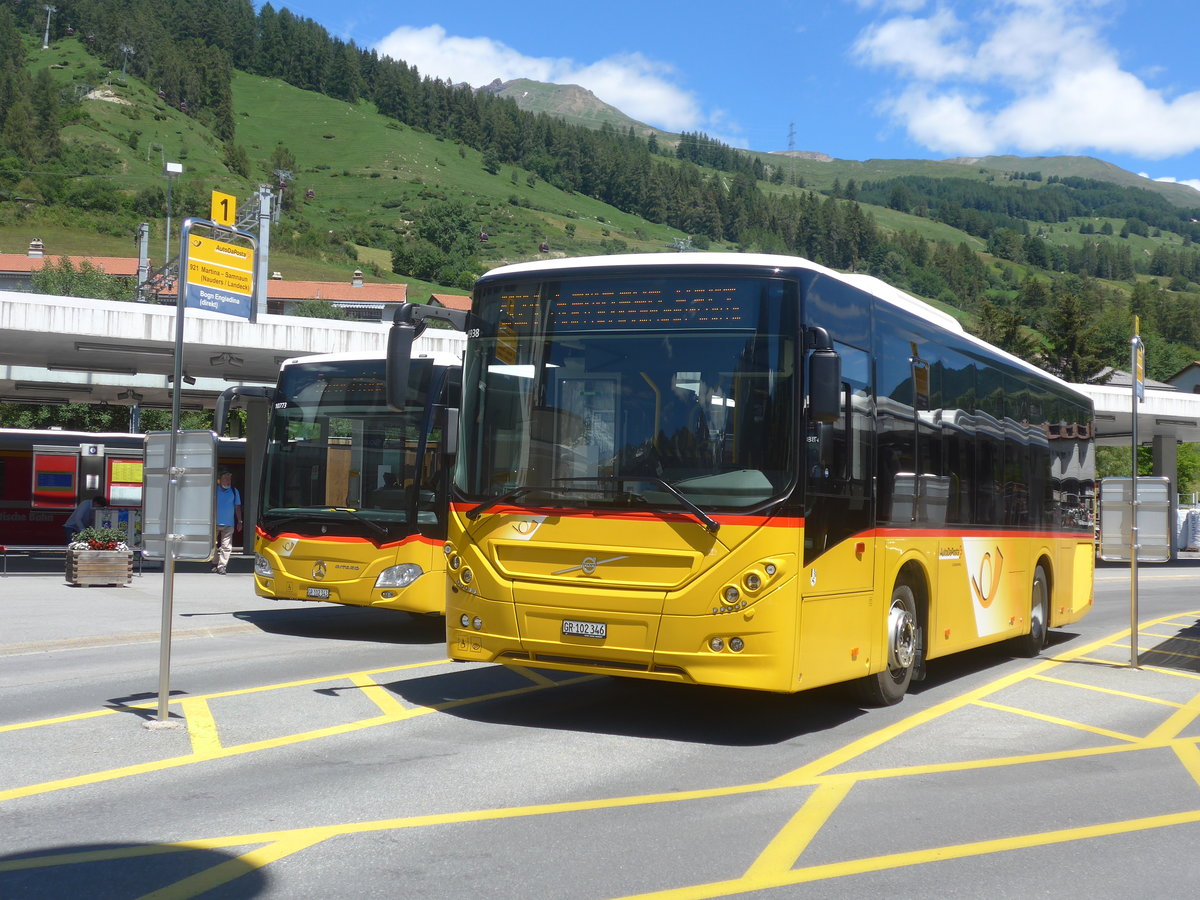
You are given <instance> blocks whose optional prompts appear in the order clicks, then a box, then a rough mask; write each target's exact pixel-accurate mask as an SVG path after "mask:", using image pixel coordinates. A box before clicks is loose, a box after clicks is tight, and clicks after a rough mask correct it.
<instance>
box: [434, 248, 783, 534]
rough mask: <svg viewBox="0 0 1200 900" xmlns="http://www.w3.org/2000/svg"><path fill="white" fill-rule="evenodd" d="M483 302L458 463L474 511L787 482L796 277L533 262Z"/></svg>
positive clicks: (664, 499) (751, 494)
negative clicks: (540, 274) (548, 266)
mask: <svg viewBox="0 0 1200 900" xmlns="http://www.w3.org/2000/svg"><path fill="white" fill-rule="evenodd" d="M476 311H477V314H478V317H479V325H480V326H481V327H480V338H479V339H478V340H475V341H474V342H473V343H472V344H471V345H470V346H471V349H470V351H469V356H468V359H467V360H466V363H465V365H466V368H465V374H464V380H463V385H464V391H463V414H462V426H461V427H462V438H461V439H462V440H463V441H464V442H465V445H469V446H470V448H471V452H469V453H466V454H465V455H464V456H463V457H462V460H461V464H460V466H459V468H458V469H457V471H456V477H455V486H456V488H457V489H458V490H459V491H460V492H461V493H462V494H463V495H465V496H466V497H467V498H468V499H474V500H476V501H478V502H479V503H480V506H479V507H476V509H479V510H481V511H482V509H483V508H486V507H488V506H492V505H494V504H495V503H497V502H504V501H505V498H508V499H513V500H515V499H516V498H517V497H520V500H521V502H522V503H526V504H531V505H537V504H548V505H553V506H562V507H576V506H578V507H601V508H611V507H614V506H635V507H659V508H668V509H671V510H673V511H675V510H680V509H683V510H688V509H691V510H693V511H701V510H703V509H704V508H723V507H724V508H738V509H746V508H749V507H752V506H755V505H758V504H762V503H764V502H766V501H768V500H771V499H772V498H778V497H780V496H782V495H783V494H784V493H785V492H786V491H787V490H788V489H789V487H790V486H791V484H792V482H793V478H794V475H793V473H794V471H795V470H796V457H797V435H798V427H797V416H798V414H799V400H798V397H799V391H800V385H799V378H798V373H797V369H798V366H797V362H798V359H799V353H800V350H799V348H798V346H797V336H798V334H799V327H798V324H797V320H798V301H797V298H796V289H795V285H794V284H793V283H791V282H788V281H786V280H784V279H779V278H771V277H749V276H746V275H744V274H742V275H739V276H737V277H733V276H721V275H719V274H713V275H703V276H701V275H696V276H694V277H692V276H684V277H680V276H679V275H672V276H671V277H670V278H669V279H668V278H662V277H659V276H652V275H647V274H639V273H638V272H637V271H636V270H631V271H628V272H626V273H624V274H621V275H617V276H613V275H611V274H608V275H606V276H604V277H588V276H586V275H582V274H581V275H577V276H572V277H571V278H570V279H569V280H568V279H562V280H556V281H553V282H542V281H538V280H536V279H535V278H534V277H533V276H530V277H529V280H528V281H523V280H510V279H506V280H505V281H503V282H497V283H493V284H488V283H486V282H485V283H483V284H481V285H480V287H479V288H478V289H477V298H476ZM701 518H702V519H706V518H707V516H706V515H705V514H703V513H702V512H701ZM709 521H711V520H709Z"/></svg>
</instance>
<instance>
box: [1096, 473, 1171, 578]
mask: <svg viewBox="0 0 1200 900" xmlns="http://www.w3.org/2000/svg"><path fill="white" fill-rule="evenodd" d="M1132 498H1133V479H1132V478H1102V479H1101V480H1100V558H1101V559H1102V560H1104V561H1105V562H1130V561H1131V560H1132V559H1133V525H1134V521H1135V519H1134V517H1133V515H1132V514H1131V508H1132V507H1131V505H1130V504H1131V501H1132ZM1136 522H1137V561H1138V562H1169V561H1170V559H1171V535H1172V532H1173V529H1172V528H1171V481H1170V479H1169V478H1151V477H1147V476H1140V477H1139V478H1138V480H1137V518H1136Z"/></svg>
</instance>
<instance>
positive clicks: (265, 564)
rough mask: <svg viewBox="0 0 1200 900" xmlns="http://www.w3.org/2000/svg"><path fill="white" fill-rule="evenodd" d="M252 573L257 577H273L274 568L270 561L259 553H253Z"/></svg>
mask: <svg viewBox="0 0 1200 900" xmlns="http://www.w3.org/2000/svg"><path fill="white" fill-rule="evenodd" d="M254 574H255V575H257V576H258V577H259V578H274V577H275V569H274V568H273V567H272V566H271V561H270V560H269V559H267V558H266V557H265V556H263V555H262V554H261V553H255V554H254Z"/></svg>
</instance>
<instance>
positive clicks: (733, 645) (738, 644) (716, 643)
mask: <svg viewBox="0 0 1200 900" xmlns="http://www.w3.org/2000/svg"><path fill="white" fill-rule="evenodd" d="M726 647H728V648H729V649H730V650H732V651H733V652H734V653H741V652H742V651H743V650H744V649H745V648H746V642H745V641H744V640H742V639H741V638H740V637H731V638H728V639H727V638H723V637H714V638H709V639H708V649H709V650H711V651H712V652H713V653H720V652H721V651H722V650H724V649H725V648H726Z"/></svg>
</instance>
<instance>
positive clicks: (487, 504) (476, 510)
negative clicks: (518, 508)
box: [467, 478, 600, 522]
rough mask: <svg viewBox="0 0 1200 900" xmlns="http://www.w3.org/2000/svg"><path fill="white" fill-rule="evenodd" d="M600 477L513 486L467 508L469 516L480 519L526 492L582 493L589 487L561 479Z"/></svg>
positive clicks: (471, 518) (590, 479)
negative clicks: (509, 489)
mask: <svg viewBox="0 0 1200 900" xmlns="http://www.w3.org/2000/svg"><path fill="white" fill-rule="evenodd" d="M599 480H600V479H598V478H556V479H554V481H555V483H554V484H522V485H520V486H518V487H515V488H513V489H512V490H511V491H506V492H505V493H503V494H497V495H496V496H495V497H489V498H488V499H486V500H484V501H483V502H482V503H480V504H479V505H478V506H476V507H473V508H471V509H469V510H467V518H468V519H470V520H471V521H472V522H473V521H475V520H476V519H478V518H479V517H480V516H481V515H483V514H484V513H485V512H487V511H488V510H489V509H491V508H492V507H493V506H499V505H500V504H501V503H508V502H509V501H511V500H516V499H517V498H518V497H522V496H524V495H525V494H531V493H533V492H534V491H545V492H546V493H552V492H558V493H571V492H575V493H581V492H587V491H589V489H588V488H579V487H569V486H567V485H562V484H558V482H560V481H599Z"/></svg>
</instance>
